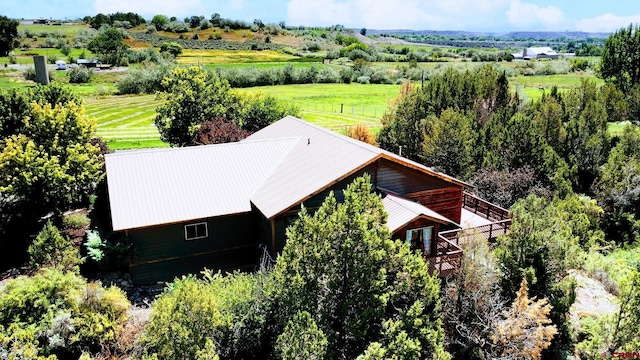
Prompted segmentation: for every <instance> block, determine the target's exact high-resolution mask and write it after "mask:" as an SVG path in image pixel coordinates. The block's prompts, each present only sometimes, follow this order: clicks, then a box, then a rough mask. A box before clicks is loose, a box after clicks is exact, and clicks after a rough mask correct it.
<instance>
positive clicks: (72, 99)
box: [0, 83, 104, 248]
mask: <svg viewBox="0 0 640 360" xmlns="http://www.w3.org/2000/svg"><path fill="white" fill-rule="evenodd" d="M0 109H6V111H5V112H3V113H2V115H0V131H1V132H0V135H1V136H0V233H5V234H6V233H7V232H8V231H10V230H13V231H17V233H16V232H14V233H13V234H14V236H17V238H18V239H21V238H23V239H26V238H27V237H26V236H24V235H25V234H23V233H24V232H25V231H29V229H31V228H33V224H34V223H35V222H37V221H38V220H39V219H40V218H41V217H42V216H44V215H47V214H48V213H50V212H51V213H53V214H54V215H60V214H61V213H62V212H63V211H64V210H67V209H68V208H69V207H70V206H72V205H79V204H86V203H88V201H89V196H90V195H91V194H93V191H94V189H95V187H96V186H97V183H98V182H99V181H100V179H101V178H102V175H103V167H104V162H103V157H102V155H101V153H100V148H99V147H98V146H94V145H92V144H91V142H90V140H91V139H92V138H93V136H94V133H95V129H96V124H95V122H94V121H93V120H92V119H90V118H89V117H87V115H86V114H85V112H84V108H83V105H82V101H81V100H80V99H79V98H78V97H77V96H76V95H75V94H73V92H71V91H70V90H69V89H68V88H64V87H62V86H61V85H59V84H56V83H52V84H51V85H47V86H38V87H36V88H34V89H33V90H31V91H29V92H28V93H26V94H25V93H19V92H17V91H10V92H8V93H4V92H0ZM3 115H4V116H3ZM36 204H37V206H35V205H36ZM18 235H21V236H18ZM14 240H15V239H14ZM7 244H8V243H7ZM7 244H3V245H7ZM12 244H13V246H17V247H18V248H19V247H20V246H24V245H26V242H22V241H14V242H13V243H12ZM18 244H21V245H18Z"/></svg>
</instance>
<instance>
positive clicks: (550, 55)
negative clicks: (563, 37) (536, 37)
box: [511, 47, 559, 60]
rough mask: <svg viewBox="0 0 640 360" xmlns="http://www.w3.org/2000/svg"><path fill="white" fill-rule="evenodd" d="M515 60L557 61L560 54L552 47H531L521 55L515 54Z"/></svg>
mask: <svg viewBox="0 0 640 360" xmlns="http://www.w3.org/2000/svg"><path fill="white" fill-rule="evenodd" d="M511 55H513V58H514V59H522V60H536V59H553V60H555V59H557V58H558V56H559V55H558V53H557V52H556V51H555V50H553V49H552V48H550V47H529V48H525V49H524V50H523V51H522V52H521V53H514V54H511Z"/></svg>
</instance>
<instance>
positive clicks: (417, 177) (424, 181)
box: [377, 159, 452, 196]
mask: <svg viewBox="0 0 640 360" xmlns="http://www.w3.org/2000/svg"><path fill="white" fill-rule="evenodd" d="M377 186H378V187H381V188H384V189H387V190H391V191H393V192H395V193H398V194H400V195H403V196H404V195H405V194H410V193H415V192H418V191H425V190H434V189H441V188H445V187H450V186H452V184H451V183H448V182H446V181H444V180H440V179H438V178H436V177H433V176H429V175H427V174H424V173H422V172H420V171H417V170H414V169H411V168H408V167H406V166H402V165H399V164H396V163H393V162H391V161H388V160H384V159H383V160H380V168H379V169H378V176H377Z"/></svg>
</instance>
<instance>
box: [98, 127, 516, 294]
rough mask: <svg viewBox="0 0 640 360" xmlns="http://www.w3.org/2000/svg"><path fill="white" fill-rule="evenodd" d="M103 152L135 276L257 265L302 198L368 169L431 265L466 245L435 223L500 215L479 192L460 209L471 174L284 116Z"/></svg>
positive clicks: (309, 204)
mask: <svg viewBox="0 0 640 360" xmlns="http://www.w3.org/2000/svg"><path fill="white" fill-rule="evenodd" d="M105 162H106V170H107V186H108V194H109V203H110V210H111V219H112V225H113V230H114V231H119V232H124V233H125V234H126V236H127V238H128V239H129V241H130V242H131V244H132V245H133V248H134V251H133V256H132V258H131V261H130V270H131V275H132V278H133V280H134V281H135V282H138V283H149V282H154V281H158V280H171V279H172V278H173V277H174V276H179V275H182V274H186V273H197V272H199V271H200V270H202V269H203V268H205V267H206V268H208V269H214V270H231V269H243V268H244V269H252V268H255V267H256V265H257V264H258V262H259V259H260V256H261V254H262V253H261V250H260V249H267V250H268V251H269V252H270V253H271V254H272V255H276V254H278V253H279V252H280V251H281V250H282V248H283V247H284V244H285V241H286V235H285V231H286V228H287V226H288V225H290V224H291V223H292V221H294V220H295V219H296V217H297V214H298V212H299V211H300V209H301V208H302V206H304V207H305V208H307V209H309V210H310V211H313V210H314V209H316V208H317V207H319V206H320V205H321V204H322V202H323V201H324V199H325V198H326V197H327V195H328V194H329V193H330V192H331V191H333V192H334V194H335V196H336V198H337V199H338V201H341V200H342V199H343V195H342V191H343V190H344V189H346V187H347V185H348V184H350V183H351V182H352V181H353V180H354V179H355V178H356V177H359V176H361V175H363V174H365V173H366V174H369V175H370V176H371V179H372V185H373V187H374V189H373V191H376V192H378V193H379V194H380V196H381V197H382V202H383V204H384V206H385V209H386V210H387V212H388V213H389V218H388V224H387V225H388V226H389V228H390V230H391V232H392V233H393V237H394V238H396V239H399V240H403V241H407V242H410V243H411V244H412V246H413V247H414V248H415V249H417V250H419V251H421V252H422V254H423V255H424V256H425V258H426V259H427V260H429V261H430V264H431V265H432V268H433V270H434V271H435V270H437V271H440V272H441V273H443V274H444V273H446V272H447V271H451V270H452V269H453V268H454V267H455V261H456V259H457V258H459V255H460V254H461V253H462V250H461V249H460V247H459V240H460V237H459V236H453V237H452V236H449V237H448V238H444V237H440V236H439V234H440V233H442V232H443V230H449V231H453V232H456V231H457V230H455V229H459V228H460V227H461V226H463V225H464V224H465V223H467V222H468V221H476V222H477V221H478V220H477V219H476V218H478V219H484V218H490V217H491V216H490V215H491V214H492V213H491V211H493V215H494V216H493V219H491V221H489V223H493V222H495V221H501V220H504V219H498V218H497V217H496V216H495V214H496V210H495V209H497V208H496V207H491V208H490V209H489V207H488V206H489V205H490V204H489V205H487V204H486V203H482V204H481V205H480V207H478V203H476V204H475V214H474V212H473V209H467V208H465V204H464V202H465V199H467V198H468V196H469V195H468V194H466V193H465V190H468V189H470V188H471V186H470V185H469V184H466V183H464V182H462V181H460V180H458V179H455V178H452V177H450V176H447V175H445V174H442V173H440V172H438V171H435V170H434V169H431V168H429V167H427V166H424V165H422V164H419V163H416V162H413V161H411V160H408V159H405V158H403V157H401V156H398V155H396V154H394V153H391V152H388V151H385V150H382V149H380V148H378V147H375V146H372V145H369V144H366V143H363V142H360V141H358V140H354V139H351V138H349V137H346V136H343V135H340V134H337V133H334V132H332V131H329V130H326V129H323V128H320V127H317V126H314V125H311V124H309V123H307V122H304V121H303V120H300V119H297V118H294V117H290V116H289V117H285V118H284V119H282V120H280V121H278V122H275V123H273V124H271V125H269V126H268V127H266V128H264V129H262V130H260V131H258V132H256V133H254V134H252V135H251V136H249V137H248V138H247V139H245V140H243V141H240V142H237V143H229V144H217V145H205V146H196V147H186V148H170V149H153V150H137V151H120V152H116V153H113V154H108V155H106V156H105ZM478 200H479V199H478ZM479 201H481V200H479ZM479 208H480V214H482V218H480V217H479V216H478V213H479V212H478V209H479ZM485 209H489V210H487V211H486V213H487V214H486V215H487V216H484V214H485ZM491 209H492V210H491ZM498 210H499V209H498ZM498 212H499V213H500V216H501V217H504V213H503V212H506V210H503V212H500V211H498ZM474 219H475V220H474ZM485 225H486V224H484V223H483V224H482V226H485ZM456 234H457V232H456ZM495 234H497V232H496V233H495Z"/></svg>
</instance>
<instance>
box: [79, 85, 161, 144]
mask: <svg viewBox="0 0 640 360" xmlns="http://www.w3.org/2000/svg"><path fill="white" fill-rule="evenodd" d="M159 104H160V100H156V99H155V96H154V95H141V96H106V97H100V98H95V97H94V98H85V108H86V111H87V115H89V116H91V117H92V118H94V119H95V120H96V122H97V123H98V130H97V135H98V136H100V137H102V138H103V139H104V140H105V141H106V142H107V144H108V145H109V148H111V149H130V148H147V147H160V146H168V145H167V144H166V143H164V142H162V141H160V134H159V133H158V129H156V126H155V125H154V123H153V119H154V117H155V115H156V107H157V106H158V105H159Z"/></svg>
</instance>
